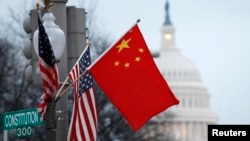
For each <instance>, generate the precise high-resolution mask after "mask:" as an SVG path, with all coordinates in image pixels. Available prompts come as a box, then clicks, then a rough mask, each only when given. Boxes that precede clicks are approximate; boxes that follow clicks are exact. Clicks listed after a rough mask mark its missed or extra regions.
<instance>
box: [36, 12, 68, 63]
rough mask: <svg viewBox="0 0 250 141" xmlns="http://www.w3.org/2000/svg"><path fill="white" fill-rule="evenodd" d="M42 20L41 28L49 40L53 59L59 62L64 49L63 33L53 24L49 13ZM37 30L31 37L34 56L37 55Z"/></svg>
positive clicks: (51, 15)
mask: <svg viewBox="0 0 250 141" xmlns="http://www.w3.org/2000/svg"><path fill="white" fill-rule="evenodd" d="M42 19H43V26H44V28H45V31H46V32H47V35H48V37H49V40H50V44H51V46H52V48H53V51H54V54H55V57H56V60H57V61H60V58H61V56H62V54H63V51H64V48H65V35H64V32H63V31H62V30H61V29H60V28H59V26H58V25H56V24H55V22H54V21H55V16H54V15H53V13H51V12H49V11H48V12H46V13H45V14H44V16H43V17H42ZM38 42H39V41H38V29H37V30H36V31H35V33H34V36H33V45H34V49H35V52H36V54H37V55H38Z"/></svg>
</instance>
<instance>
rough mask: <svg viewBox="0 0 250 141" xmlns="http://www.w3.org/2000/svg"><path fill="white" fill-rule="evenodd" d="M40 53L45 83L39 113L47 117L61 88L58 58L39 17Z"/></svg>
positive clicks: (40, 66)
mask: <svg viewBox="0 0 250 141" xmlns="http://www.w3.org/2000/svg"><path fill="white" fill-rule="evenodd" d="M38 29H39V33H38V42H39V43H38V53H39V68H40V72H41V79H42V83H43V95H42V101H41V102H40V104H39V105H38V112H39V113H40V114H41V115H42V117H43V118H44V117H45V113H46V109H47V105H48V101H49V100H51V99H52V98H53V97H54V95H55V92H56V91H57V89H58V88H59V76H58V68H57V63H56V58H55V55H54V52H53V49H52V46H51V44H50V41H49V38H48V35H47V33H46V31H45V28H44V27H43V24H42V22H41V20H40V18H39V16H38Z"/></svg>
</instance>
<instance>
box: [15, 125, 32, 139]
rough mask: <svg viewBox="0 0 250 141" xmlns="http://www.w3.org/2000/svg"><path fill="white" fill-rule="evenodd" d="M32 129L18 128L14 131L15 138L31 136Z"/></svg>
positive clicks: (27, 127) (28, 127)
mask: <svg viewBox="0 0 250 141" xmlns="http://www.w3.org/2000/svg"><path fill="white" fill-rule="evenodd" d="M31 134H32V128H31V127H30V126H25V127H18V128H17V129H16V137H17V138H26V137H29V136H31Z"/></svg>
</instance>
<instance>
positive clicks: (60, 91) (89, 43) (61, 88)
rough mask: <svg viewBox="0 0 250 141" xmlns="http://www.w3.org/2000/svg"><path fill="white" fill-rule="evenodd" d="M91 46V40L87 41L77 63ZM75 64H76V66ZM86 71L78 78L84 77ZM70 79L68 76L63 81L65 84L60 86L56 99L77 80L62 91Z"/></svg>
mask: <svg viewBox="0 0 250 141" xmlns="http://www.w3.org/2000/svg"><path fill="white" fill-rule="evenodd" d="M90 46H91V42H88V43H87V46H86V47H85V49H84V50H83V52H82V54H81V55H80V57H79V58H78V60H77V61H76V63H77V62H78V61H79V60H80V58H81V57H82V55H83V54H84V53H85V51H86V50H87V48H89V47H90ZM76 63H75V65H76ZM75 65H74V66H75ZM85 73H86V72H83V73H82V74H81V75H80V76H79V77H78V78H77V80H78V79H79V78H80V77H82V76H83V75H84V74H85ZM68 80H69V77H68V76H67V77H66V79H65V80H64V82H63V84H62V86H61V87H60V89H59V90H58V92H57V93H56V95H55V101H56V102H57V101H58V100H59V99H60V98H61V97H62V96H63V95H64V94H65V93H66V92H67V91H68V90H69V88H70V87H71V86H72V85H73V84H74V83H75V82H76V81H77V80H76V81H74V82H73V83H71V84H70V85H69V86H68V87H67V88H66V89H65V90H64V91H63V92H62V90H63V88H64V86H65V85H66V84H67V81H68Z"/></svg>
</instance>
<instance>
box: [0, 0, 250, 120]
mask: <svg viewBox="0 0 250 141" xmlns="http://www.w3.org/2000/svg"><path fill="white" fill-rule="evenodd" d="M4 1H5V0H0V9H1V10H0V11H1V12H0V16H3V13H4V10H6V9H5V7H6V5H5V4H3V3H6V2H4ZM78 1H79V0H78ZM88 1H90V0H87V1H86V2H88ZM9 2H12V3H15V2H16V0H9ZM165 3H166V0H155V1H153V0H126V1H125V0H99V2H98V3H97V4H98V6H97V9H96V10H97V12H98V15H96V16H97V19H98V22H99V24H100V25H101V29H102V30H103V32H106V33H108V34H109V35H111V36H110V38H113V39H118V38H120V37H121V36H122V35H123V34H124V33H125V32H126V31H127V30H128V29H129V28H130V27H131V26H132V25H133V24H134V23H135V22H136V20H137V19H138V18H139V19H141V22H140V23H139V26H140V28H141V31H142V33H143V35H144V37H145V40H146V42H147V44H148V46H149V48H150V49H151V50H155V51H157V50H158V49H159V47H160V39H161V37H160V28H161V26H162V25H163V22H164V18H165V10H164V7H165ZM169 3H170V9H169V10H170V11H169V12H170V18H171V21H172V23H173V26H175V28H176V44H177V48H179V49H180V50H181V52H182V54H183V55H184V56H186V57H188V58H189V59H190V60H192V62H193V63H194V64H195V65H196V66H197V68H198V69H199V71H200V74H201V77H202V80H203V83H204V84H205V85H206V87H207V88H208V90H209V92H210V94H211V110H212V111H213V112H215V113H217V114H218V116H219V118H220V121H219V122H220V123H221V124H250V62H249V60H250V36H249V35H250V27H249V26H250V8H249V7H250V1H249V0H169ZM76 4H77V2H76V0H69V1H68V3H67V5H76ZM76 6H77V5H76ZM86 9H87V12H88V11H90V9H89V8H86ZM0 19H1V18H0Z"/></svg>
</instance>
